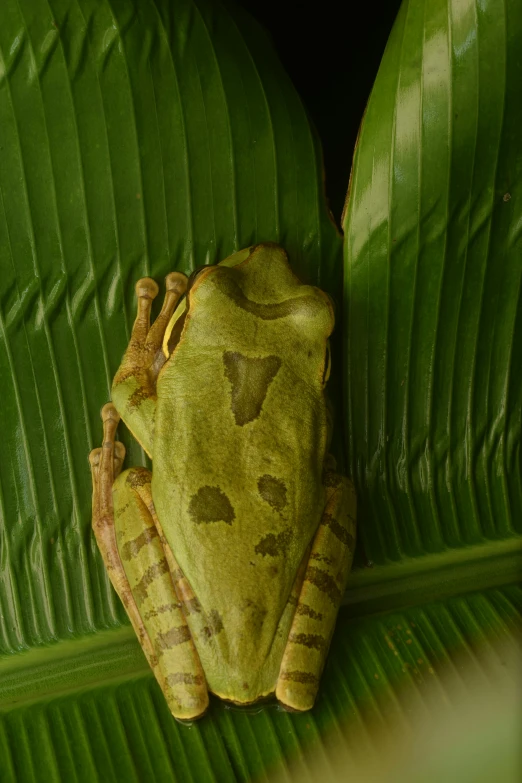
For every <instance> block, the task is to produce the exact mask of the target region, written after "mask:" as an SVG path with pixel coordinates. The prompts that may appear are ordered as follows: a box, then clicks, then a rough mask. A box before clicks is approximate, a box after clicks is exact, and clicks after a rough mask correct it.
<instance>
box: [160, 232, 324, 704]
mask: <svg viewBox="0 0 522 783" xmlns="http://www.w3.org/2000/svg"><path fill="white" fill-rule="evenodd" d="M260 248H261V250H262V252H261V251H260V250H259V249H257V250H256V252H254V253H253V254H252V255H251V256H250V257H249V258H248V259H247V261H244V262H243V263H241V264H240V265H238V266H236V267H234V268H228V267H221V266H218V267H210V268H209V269H208V270H205V271H204V272H203V273H202V274H201V277H198V279H197V280H196V282H195V284H194V286H193V288H192V289H191V292H190V298H189V308H188V314H187V317H186V320H185V323H184V328H183V332H182V334H181V338H180V340H179V343H178V344H177V347H176V349H175V351H174V353H173V354H172V356H171V358H170V359H169V360H168V362H167V363H166V365H165V366H164V368H163V370H162V372H161V375H160V378H159V381H158V403H157V411H156V426H161V421H162V420H163V421H165V422H173V423H174V424H173V430H172V438H171V440H170V441H169V440H168V439H167V441H165V438H164V437H162V443H163V446H162V447H161V448H159V447H158V449H155V450H154V453H153V460H154V471H153V487H152V489H153V496H154V501H155V503H156V508H157V512H158V517H159V520H160V522H161V525H162V527H163V531H164V533H165V536H166V538H167V540H168V542H169V544H170V547H171V548H172V551H173V553H174V556H175V558H176V560H177V562H178V564H179V566H180V568H181V569H182V571H183V573H184V575H185V577H186V578H187V579H188V581H189V583H190V585H191V587H192V589H193V591H194V593H195V596H196V597H197V599H198V601H197V602H196V603H195V604H193V606H192V608H193V609H194V612H195V614H196V615H198V616H197V617H193V618H191V616H190V614H189V615H188V617H187V619H188V622H189V625H190V626H191V628H192V630H193V634H194V636H195V642H196V646H197V648H198V651H199V654H200V657H201V661H202V664H203V668H204V670H205V673H206V676H207V680H208V684H209V687H210V689H211V690H213V691H214V692H216V693H218V694H219V695H220V696H222V697H224V698H230V699H233V700H234V701H245V702H248V701H253V700H254V699H256V698H258V697H260V696H262V695H265V694H266V693H269V692H271V691H272V690H273V689H274V687H275V682H276V679H277V675H278V671H279V666H280V662H281V657H282V654H283V650H284V647H285V644H286V640H287V638H288V632H289V626H290V623H291V620H292V614H293V608H292V606H291V605H288V598H289V596H290V592H291V590H292V586H293V585H294V582H295V579H296V575H297V572H298V570H299V565H300V564H301V562H302V561H303V557H304V555H305V554H306V551H307V548H308V545H309V544H310V542H311V540H312V537H313V535H314V533H315V531H316V529H317V526H318V524H319V521H320V518H321V513H322V510H323V506H324V497H323V489H322V483H321V476H322V470H323V461H324V456H325V450H326V439H327V424H326V408H325V401H324V394H323V386H324V376H325V361H326V342H327V338H328V336H329V334H330V332H331V329H332V326H333V317H332V312H331V306H330V303H329V301H328V299H327V297H326V295H324V294H323V293H322V292H321V291H319V289H316V288H313V287H310V286H304V285H302V284H301V283H300V282H299V281H298V280H297V279H296V278H295V277H294V275H293V274H292V272H291V270H290V268H289V267H288V264H287V262H286V257H285V256H282V255H281V254H282V251H281V250H280V249H279V248H276V247H274V248H273V249H272V248H268V250H267V248H266V246H260ZM270 251H271V252H270ZM163 431H165V430H164V429H163ZM160 486H161V491H158V489H159V487H160ZM201 617H205V618H206V620H207V621H206V622H205V623H204V633H201ZM196 621H198V622H196ZM198 623H199V624H198ZM198 629H199V631H198Z"/></svg>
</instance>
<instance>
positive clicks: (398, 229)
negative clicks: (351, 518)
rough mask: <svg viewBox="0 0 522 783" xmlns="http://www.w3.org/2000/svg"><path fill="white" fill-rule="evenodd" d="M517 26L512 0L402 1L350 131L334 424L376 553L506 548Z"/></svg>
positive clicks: (515, 380) (517, 425)
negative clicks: (344, 418)
mask: <svg viewBox="0 0 522 783" xmlns="http://www.w3.org/2000/svg"><path fill="white" fill-rule="evenodd" d="M521 36H522V9H521V6H520V2H519V1H518V0H485V1H484V2H482V1H481V2H475V0H462V1H461V0H459V1H458V2H457V0H430V1H429V2H428V1H427V0H410V1H409V2H407V1H405V2H404V3H403V6H402V7H401V11H400V14H399V16H398V19H397V21H396V24H395V27H394V29H393V33H392V35H391V38H390V41H389V43H388V46H387V49H386V52H385V55H384V58H383V61H382V65H381V69H380V71H379V75H378V77H377V80H376V83H375V86H374V89H373V92H372V95H371V98H370V101H369V104H368V107H367V111H366V115H365V118H364V121H363V124H362V127H361V131H360V137H359V142H358V145H357V150H356V154H355V159H354V168H353V172H352V178H351V186H350V193H349V199H348V202H347V208H346V210H345V217H344V229H345V234H346V240H345V262H346V263H345V267H346V285H345V304H346V307H347V317H346V320H345V341H346V342H345V345H346V349H347V363H346V382H347V390H348V423H347V438H348V441H349V451H350V465H351V471H352V474H353V476H354V477H355V480H356V484H357V490H358V497H359V509H360V523H361V527H360V529H361V534H362V536H363V538H364V544H365V548H366V553H367V555H368V557H369V558H371V559H372V560H373V561H375V562H376V563H384V562H387V561H397V560H400V559H402V558H404V557H415V556H418V555H421V554H425V553H444V552H447V551H449V550H451V549H454V548H460V547H466V546H468V545H471V544H475V545H480V544H482V545H484V546H487V545H488V542H491V541H495V540H499V539H502V540H505V539H510V538H515V537H516V541H517V542H518V544H517V546H520V535H521V533H522V483H521V464H520V434H521V419H522V361H521V360H522V308H521V302H520V296H521V282H522V265H521V264H520V253H521V249H522V233H521V230H520V227H521V225H522V223H521V220H522V191H521V188H520V182H521V174H522V147H521V144H520V133H519V127H520V122H521V119H522V112H521V104H520V100H519V97H518V96H519V86H520V81H521V79H522V61H521V59H520V42H521V40H522V37H521ZM487 551H488V550H486V552H487Z"/></svg>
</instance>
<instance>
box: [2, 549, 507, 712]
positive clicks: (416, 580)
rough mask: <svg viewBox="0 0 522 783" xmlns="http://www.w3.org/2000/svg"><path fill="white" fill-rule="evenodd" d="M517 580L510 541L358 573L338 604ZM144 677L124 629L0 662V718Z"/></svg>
mask: <svg viewBox="0 0 522 783" xmlns="http://www.w3.org/2000/svg"><path fill="white" fill-rule="evenodd" d="M521 575H522V536H517V537H514V538H510V539H507V540H504V541H493V542H487V543H484V544H479V545H476V546H469V547H466V548H464V549H459V550H451V551H447V552H443V553H440V554H435V555H425V556H424V557H421V558H407V559H404V560H402V561H401V562H400V563H392V564H389V565H381V566H374V567H373V568H363V569H358V570H356V571H354V572H353V574H352V575H351V577H350V581H349V585H348V589H347V590H346V593H345V596H344V600H343V605H344V606H347V607H349V615H350V617H351V618H361V617H365V616H369V615H372V614H382V613H384V612H390V611H397V610H400V609H404V608H406V607H408V606H413V605H418V604H422V603H428V602H430V603H431V602H434V601H437V600H442V599H447V598H450V597H452V596H456V595H460V594H463V593H468V592H473V591H476V590H486V589H488V588H492V587H502V586H504V585H508V584H512V583H514V582H517V581H519V580H520V577H521ZM148 675H150V676H152V673H151V671H150V669H149V667H148V665H147V662H146V660H145V657H144V655H143V653H142V651H141V648H140V646H139V644H138V641H137V639H136V637H135V635H134V631H133V630H132V628H131V627H130V626H128V625H125V626H120V627H118V628H114V629H110V630H106V631H98V632H96V633H92V634H88V635H84V636H81V637H76V638H73V639H68V640H64V641H60V642H57V643H56V644H54V645H51V646H45V647H35V648H33V649H32V650H29V651H27V652H23V653H17V654H12V655H8V656H4V657H3V658H2V659H0V713H1V712H7V711H9V710H11V709H15V708H16V707H18V706H22V705H24V706H26V705H27V704H29V703H32V702H36V701H40V700H43V699H47V698H53V699H54V698H57V697H59V696H62V695H65V694H70V693H71V692H78V691H82V690H88V689H90V688H95V687H97V686H100V685H107V684H112V685H116V684H119V683H121V682H123V681H125V680H129V679H134V678H137V677H143V676H148Z"/></svg>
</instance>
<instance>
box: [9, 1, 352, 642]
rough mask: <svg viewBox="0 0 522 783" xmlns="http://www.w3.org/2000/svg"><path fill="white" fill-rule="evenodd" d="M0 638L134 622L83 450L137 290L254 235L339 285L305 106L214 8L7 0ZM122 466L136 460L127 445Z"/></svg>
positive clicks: (228, 13) (225, 13)
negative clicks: (144, 281)
mask: <svg viewBox="0 0 522 783" xmlns="http://www.w3.org/2000/svg"><path fill="white" fill-rule="evenodd" d="M0 56H1V82H0V134H1V142H0V190H1V196H2V203H1V209H0V253H1V256H0V263H1V268H2V278H1V280H0V286H1V289H0V373H1V377H2V379H3V383H2V408H1V412H0V417H1V419H0V426H1V429H2V433H3V438H4V443H3V448H4V455H5V456H4V458H3V459H2V462H1V465H0V512H1V514H2V519H3V521H2V524H1V526H0V535H1V536H2V540H1V547H2V573H1V576H0V584H1V592H0V601H1V613H0V649H1V650H2V651H5V652H12V651H15V650H18V649H23V648H27V647H31V646H33V645H35V644H41V643H43V642H50V641H53V640H56V639H61V638H67V637H71V636H72V635H75V634H83V633H92V632H93V631H94V630H96V629H101V628H108V627H112V626H116V625H119V624H120V623H121V622H127V621H126V617H125V613H124V611H123V609H122V607H121V604H120V601H119V600H118V599H117V598H116V596H115V594H114V592H113V591H112V588H111V587H110V584H109V582H108V579H107V576H106V574H105V569H104V567H103V564H102V561H101V557H100V555H99V553H98V550H97V547H96V544H95V541H94V539H93V536H92V535H91V527H90V525H91V511H90V504H91V501H90V497H91V478H90V471H89V466H88V462H87V455H88V453H89V451H90V449H91V448H93V447H94V446H96V445H98V444H99V443H100V442H101V422H100V418H99V411H100V409H101V406H102V405H103V404H104V403H105V402H106V401H107V400H108V399H109V394H110V392H109V390H110V383H111V380H112V377H113V376H114V373H115V371H116V369H117V367H118V365H119V363H120V360H121V356H122V355H123V351H124V349H125V347H126V345H127V342H128V339H129V326H130V324H131V323H132V321H133V318H134V312H135V307H136V304H135V294H134V284H135V282H136V280H137V279H138V278H139V277H142V276H144V275H151V276H152V277H155V278H157V279H159V280H161V278H162V277H164V276H165V275H166V274H167V273H168V272H169V271H171V270H172V269H181V270H183V271H184V272H190V271H191V270H192V269H194V267H197V266H199V265H201V264H204V263H214V262H216V261H218V260H220V259H221V258H224V257H225V256H227V255H229V254H230V253H231V252H233V251H235V250H238V249H240V248H242V247H245V246H248V245H250V244H252V243H254V242H257V241H262V240H273V241H279V242H281V243H282V244H283V245H284V246H285V247H286V248H287V249H288V252H289V254H290V257H291V259H292V262H293V264H294V268H295V270H296V271H297V272H298V273H299V274H301V275H302V276H303V277H304V278H306V279H308V280H310V281H312V282H320V283H321V284H322V285H323V286H325V287H326V288H330V289H332V288H334V287H335V280H336V276H338V275H339V272H340V268H339V264H338V263H337V265H336V264H335V260H336V258H337V260H338V259H339V251H340V238H339V235H338V234H337V232H336V230H335V228H334V226H333V224H332V223H331V221H330V218H329V216H328V212H327V209H326V205H325V202H324V198H323V193H322V180H321V168H320V166H321V161H320V154H319V150H318V145H317V142H316V139H315V138H314V136H313V134H312V132H311V130H310V127H309V124H308V121H307V119H306V114H305V112H304V109H303V107H302V105H301V103H300V100H299V98H298V96H297V95H296V94H295V92H294V90H293V88H292V86H291V84H290V83H289V80H288V78H287V77H286V75H285V74H284V72H283V71H282V69H281V67H280V65H279V63H278V61H277V58H276V56H275V53H274V51H273V49H272V47H271V45H270V43H269V42H268V40H267V38H266V36H265V35H264V33H263V31H262V30H261V29H260V28H259V27H258V26H257V24H255V23H254V22H253V21H252V20H251V19H250V18H249V17H247V16H246V15H244V14H243V13H242V12H241V11H240V10H238V9H235V10H231V9H228V7H226V6H224V5H222V4H221V3H220V2H208V0H197V2H192V0H176V2H174V3H171V2H169V1H168V0H156V1H155V2H153V0H145V1H140V2H137V1H136V2H132V0H125V2H120V3H116V4H114V3H109V2H108V1H106V0H104V1H103V2H99V1H98V0H96V1H95V0H82V2H78V3H77V2H72V0H51V1H50V3H47V2H44V0H20V1H18V0H7V1H6V2H5V3H4V4H3V5H2V11H1V24H0ZM127 445H128V446H129V452H128V463H127V464H130V465H132V464H139V463H140V462H143V454H142V452H141V450H139V449H138V448H137V446H136V445H135V444H131V443H130V442H129V440H128V439H127Z"/></svg>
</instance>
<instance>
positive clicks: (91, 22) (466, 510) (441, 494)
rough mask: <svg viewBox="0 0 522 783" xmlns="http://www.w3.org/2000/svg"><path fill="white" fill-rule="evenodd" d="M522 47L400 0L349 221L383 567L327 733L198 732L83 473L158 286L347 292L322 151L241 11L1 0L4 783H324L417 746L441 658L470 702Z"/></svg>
mask: <svg viewBox="0 0 522 783" xmlns="http://www.w3.org/2000/svg"><path fill="white" fill-rule="evenodd" d="M521 27H522V8H521V6H520V2H519V0H476V2H472V0H409V1H408V0H407V1H406V2H405V3H404V6H403V8H402V11H401V14H400V16H399V18H398V20H397V23H396V26H395V28H394V31H393V34H392V38H391V40H390V42H389V45H388V48H387V51H386V53H385V57H384V59H383V63H382V67H381V70H380V72H379V76H378V79H377V82H376V85H375V89H374V91H373V94H372V97H371V100H370V104H369V107H368V111H367V114H366V118H365V121H364V125H363V128H362V132H361V135H360V140H359V146H358V149H357V152H356V158H355V167H354V171H353V174H352V184H351V195H350V200H349V202H348V208H347V212H346V220H345V226H344V228H345V233H346V241H345V245H346V259H345V260H346V287H345V292H346V295H345V305H346V313H345V316H346V317H345V320H344V324H345V334H344V340H345V348H346V350H347V357H348V361H347V365H346V369H347V381H348V383H347V387H346V397H347V408H346V413H347V414H348V415H347V425H348V426H347V436H348V437H347V440H348V446H349V456H350V464H351V469H352V473H353V475H354V477H355V479H356V481H357V484H358V493H359V507H360V523H361V524H360V530H361V537H362V540H363V543H364V547H365V550H366V555H367V556H368V558H371V559H372V560H374V561H375V563H377V565H376V566H375V567H374V568H373V569H368V568H359V569H358V571H356V573H354V575H353V578H352V580H351V582H350V585H349V589H348V591H347V594H346V596H345V603H347V604H348V606H347V607H346V608H345V609H343V610H342V611H341V613H340V619H339V624H338V629H337V632H336V635H335V637H334V642H333V645H332V654H331V656H330V658H329V661H328V663H327V668H326V671H325V676H324V684H323V688H322V691H321V694H320V698H319V701H318V703H317V705H316V707H315V708H314V710H313V711H312V712H311V713H308V714H304V715H289V714H286V713H282V712H280V711H278V710H277V709H276V708H274V707H266V708H263V709H262V710H260V711H259V712H255V713H249V712H246V713H245V712H239V711H235V710H230V709H227V708H225V707H224V705H222V704H221V703H218V702H217V701H216V702H214V703H213V705H212V709H211V712H210V715H209V716H208V717H206V718H205V719H203V720H202V721H201V722H199V723H197V724H195V725H194V726H192V727H187V726H180V725H179V724H177V723H176V722H175V721H173V719H172V718H171V716H170V714H169V712H168V710H167V707H166V704H165V701H164V699H163V697H162V695H161V693H160V691H159V689H158V687H157V685H156V683H155V681H154V679H153V677H152V675H151V673H150V671H149V670H148V668H147V666H146V663H145V659H144V657H143V655H142V653H141V650H140V648H139V646H138V644H137V641H136V639H135V638H134V635H133V633H132V632H131V629H130V628H129V626H128V622H127V620H126V617H125V614H124V612H123V609H122V607H121V605H120V603H119V601H118V599H117V598H116V596H115V594H114V593H113V591H112V590H111V588H110V586H109V582H108V579H107V577H106V574H105V571H104V568H103V566H102V563H101V558H100V556H99V554H98V551H97V548H96V545H95V543H94V539H93V537H92V534H91V530H90V491H91V485H90V474H89V469H88V464H87V454H88V452H89V450H90V449H91V448H92V447H93V446H95V445H97V444H98V443H99V442H100V438H101V427H100V421H99V410H100V407H101V405H102V404H103V403H104V402H105V401H106V400H107V399H108V395H109V387H110V380H111V378H112V375H113V374H114V372H115V370H116V368H117V366H118V364H119V361H120V358H121V355H122V352H123V350H124V347H125V345H126V343H127V340H128V336H129V327H130V324H131V322H132V319H133V315H134V307H135V303H134V283H135V281H136V279H137V278H138V277H140V276H142V275H144V274H147V275H151V276H153V277H155V278H156V279H158V280H160V279H161V278H162V277H163V276H164V275H165V274H166V273H167V272H169V271H171V270H172V269H181V270H183V271H185V272H189V271H191V270H192V269H194V268H195V267H197V266H199V265H201V264H204V263H212V262H214V261H216V260H218V259H220V258H222V257H224V256H226V255H227V254H229V253H230V252H232V251H233V250H236V249H238V248H240V247H243V246H246V245H249V244H251V243H253V242H256V241H262V240H276V241H279V242H280V243H281V244H283V245H284V246H285V247H286V248H287V249H288V251H289V254H290V257H291V260H292V262H293V265H294V269H295V270H296V272H297V273H298V274H299V275H300V276H301V277H302V278H304V279H306V280H307V281H309V282H313V283H318V284H320V285H321V286H322V287H324V288H325V289H327V290H328V291H329V292H330V293H332V294H333V295H338V294H339V290H340V274H341V263H340V262H341V259H340V247H341V241H340V237H339V235H338V234H337V233H336V230H335V228H334V227H333V225H332V223H331V222H330V220H329V216H328V212H327V208H326V205H325V201H324V198H323V193H322V174H321V165H320V151H319V149H318V145H317V142H316V140H315V138H314V135H313V133H312V132H311V130H310V127H309V123H308V120H307V117H306V113H305V111H304V109H303V107H302V105H301V103H300V101H299V98H298V97H297V95H296V93H295V91H294V90H293V88H292V86H291V84H290V83H289V81H288V79H287V77H286V76H285V74H284V72H283V71H282V69H281V67H280V65H279V63H278V60H277V57H276V56H275V54H274V52H273V49H272V47H271V45H270V43H269V41H268V39H267V37H266V36H265V34H264V33H263V31H262V30H260V28H259V27H258V26H257V25H256V24H255V23H254V22H253V21H252V20H251V19H250V18H249V17H248V16H247V15H245V14H243V12H242V11H241V10H240V9H238V8H236V7H235V6H231V5H228V4H226V3H222V2H219V1H218V0H118V2H114V0H48V1H44V0H4V2H3V4H2V7H1V9H0V195H1V204H0V254H1V255H0V269H1V272H2V274H1V276H0V384H1V392H2V400H1V405H0V426H1V431H2V434H3V444H2V445H3V448H2V457H1V459H0V654H1V657H0V780H2V781H3V780H5V781H9V782H10V781H15V780H21V781H24V783H25V781H33V780H34V781H40V780H42V779H45V780H49V781H55V780H56V781H58V780H72V781H75V780H78V781H82V780H85V781H92V780H101V781H106V780H107V781H110V780H125V781H132V780H158V781H168V780H179V781H183V782H184V781H190V780H193V781H198V783H199V781H206V780H208V781H218V780H219V781H236V780H239V781H249V780H263V779H264V780H266V779H267V776H269V775H271V773H272V772H274V773H275V772H277V773H278V774H282V775H283V779H285V777H286V779H287V780H291V779H293V775H294V773H295V770H296V769H297V771H298V772H297V779H299V780H306V779H312V778H311V775H312V772H311V767H310V764H311V761H310V759H311V758H312V756H313V758H314V759H315V760H317V759H322V760H323V761H325V763H326V764H328V759H329V754H330V752H331V750H332V749H333V747H334V746H335V745H337V746H338V745H339V743H340V744H341V745H342V746H345V747H346V748H347V749H348V751H349V752H350V753H352V754H354V756H358V757H360V756H361V754H363V755H364V754H368V755H369V754H371V753H372V749H373V750H375V741H374V739H373V736H374V732H375V731H377V730H378V729H379V727H380V728H381V729H383V730H387V729H386V727H387V726H390V725H392V724H393V726H394V727H396V726H397V725H400V726H401V727H402V726H403V727H404V728H405V729H406V728H407V725H408V706H407V705H408V704H410V703H411V700H412V699H413V700H414V701H415V700H416V701H417V702H418V703H419V704H422V703H423V699H424V696H423V693H424V684H425V683H429V682H430V681H431V682H435V683H438V684H440V689H441V691H443V690H444V687H445V686H444V685H443V682H445V681H443V679H442V672H443V670H444V671H445V670H447V668H448V667H449V668H450V669H453V671H454V673H455V678H456V679H455V681H454V683H453V686H452V688H454V691H452V692H451V693H450V694H449V696H450V697H451V698H456V699H458V694H459V688H462V687H465V683H466V677H467V674H466V672H467V671H468V669H471V670H475V671H480V672H482V671H484V672H485V673H486V674H487V671H486V669H487V667H486V665H485V664H484V660H483V656H482V651H483V650H484V649H487V648H488V646H489V641H490V640H491V639H497V638H504V637H513V636H515V635H516V632H517V631H518V629H519V628H520V619H521V613H522V603H521V593H520V588H519V587H518V586H516V585H515V584H514V583H515V582H516V581H517V580H518V579H519V575H520V571H521V562H520V561H521V554H520V539H519V535H520V533H521V532H522V531H521V529H520V520H521V518H522V516H521V513H520V512H521V510H522V509H521V507H522V489H521V485H520V426H521V418H522V416H521V404H522V402H521V400H522V398H521V394H522V392H521V388H522V387H521V380H522V379H521V377H520V373H521V370H520V367H521V366H522V363H521V361H520V360H521V358H522V356H521V355H520V350H521V348H520V346H521V345H522V342H521V340H520V337H521V335H520V329H521V320H520V312H521V308H520V303H519V293H520V275H521V269H522V267H521V265H520V261H519V260H518V261H517V258H518V259H519V258H520V225H521V215H520V205H521V203H522V202H521V198H522V196H521V195H520V193H518V191H517V187H518V181H519V178H520V177H519V175H520V171H519V169H520V166H521V153H520V143H519V133H518V124H519V123H518V114H519V107H520V101H519V100H518V98H519V85H520V81H521V77H522V73H521V71H522V61H521V60H520V57H519V53H518V50H519V48H520V41H521V40H522V38H521V34H522V30H521ZM338 347H339V345H338ZM336 366H337V372H338V371H339V369H338V368H339V366H340V363H339V362H335V356H334V371H335V367H336ZM123 439H125V442H126V446H127V447H128V452H127V453H128V457H127V465H131V464H134V465H136V464H140V463H143V461H144V455H143V454H142V453H141V451H140V450H139V449H138V448H137V447H136V446H135V445H131V441H130V440H129V439H128V438H127V437H126V436H124V438H123ZM421 555H422V556H421ZM364 561H365V557H364V553H360V558H359V562H361V563H364ZM470 591H475V592H474V593H472V592H470ZM460 593H465V594H464V595H461V596H460V597H459V594H460ZM376 613H380V614H379V616H375V615H376ZM459 678H460V680H462V683H463V684H462V683H461V684H460V685H459ZM437 687H439V686H437ZM376 727H377V728H376ZM361 738H363V739H361ZM311 754H312V755H311ZM282 759H283V760H288V759H293V761H294V762H295V763H296V764H297V766H296V767H295V768H294V767H292V768H290V767H289V766H286V761H285V762H284V763H283V765H281V760H282Z"/></svg>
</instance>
